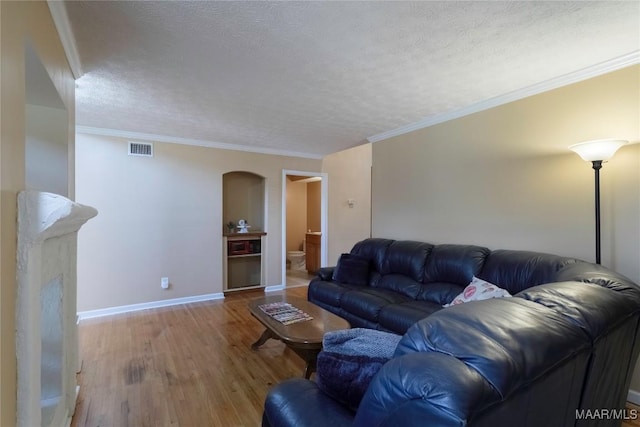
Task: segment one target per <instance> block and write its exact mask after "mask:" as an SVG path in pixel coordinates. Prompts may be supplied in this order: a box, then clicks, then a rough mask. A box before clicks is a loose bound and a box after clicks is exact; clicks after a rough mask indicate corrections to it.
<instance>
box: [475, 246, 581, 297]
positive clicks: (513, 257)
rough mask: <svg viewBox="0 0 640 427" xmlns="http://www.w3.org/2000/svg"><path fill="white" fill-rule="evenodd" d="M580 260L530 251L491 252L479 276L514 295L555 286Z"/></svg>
mask: <svg viewBox="0 0 640 427" xmlns="http://www.w3.org/2000/svg"><path fill="white" fill-rule="evenodd" d="M576 262H578V260H576V259H574V258H565V257H561V256H558V255H551V254H544V253H538V252H530V251H513V250H496V251H493V252H491V254H490V255H489V256H488V258H487V259H486V261H485V263H484V267H483V268H482V271H481V272H480V273H479V274H478V275H477V276H478V277H479V278H481V279H484V280H486V281H487V282H491V283H494V284H495V285H497V286H499V287H501V288H504V289H506V290H507V291H509V293H510V294H511V295H515V294H517V293H518V292H520V291H522V290H524V289H528V288H530V287H532V286H536V285H540V284H543V283H550V282H555V281H556V277H557V275H558V272H559V271H560V270H562V269H563V268H565V267H566V266H567V265H570V264H575V263H576Z"/></svg>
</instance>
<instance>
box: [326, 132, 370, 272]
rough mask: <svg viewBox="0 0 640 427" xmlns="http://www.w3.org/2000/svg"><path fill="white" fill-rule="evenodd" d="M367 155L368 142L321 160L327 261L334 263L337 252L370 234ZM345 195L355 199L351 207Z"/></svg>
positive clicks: (344, 249) (336, 259)
mask: <svg viewBox="0 0 640 427" xmlns="http://www.w3.org/2000/svg"><path fill="white" fill-rule="evenodd" d="M371 155H372V150H371V144H364V145H360V146H358V147H355V148H351V149H349V150H344V151H340V152H337V153H334V154H331V155H329V156H326V157H325V158H324V159H323V161H322V171H323V172H325V173H327V174H328V180H329V196H328V198H329V200H328V204H329V206H328V211H329V213H328V217H329V221H328V222H329V223H328V228H329V230H328V233H329V234H328V236H327V240H328V251H327V264H328V265H335V264H336V262H337V261H338V258H339V257H340V254H341V253H343V252H349V251H350V250H351V248H352V247H353V245H354V243H356V242H358V241H360V240H362V239H366V238H367V237H370V235H371V233H370V230H371V228H370V227H371ZM348 199H354V200H355V205H354V206H353V208H350V207H349V206H348V204H347V200H348ZM323 232H324V230H323Z"/></svg>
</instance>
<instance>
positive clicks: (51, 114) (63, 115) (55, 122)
mask: <svg viewBox="0 0 640 427" xmlns="http://www.w3.org/2000/svg"><path fill="white" fill-rule="evenodd" d="M68 120H69V119H68V117H67V112H66V111H65V110H63V109H60V108H50V107H43V106H40V105H29V104H27V106H26V132H27V143H26V145H25V159H26V160H25V163H26V166H25V168H26V170H25V174H26V175H25V185H26V188H27V189H28V190H39V191H48V192H51V193H56V194H60V195H63V196H65V197H68V194H69V186H68V180H67V177H68V172H67V164H68V153H67V141H68V136H67V127H68Z"/></svg>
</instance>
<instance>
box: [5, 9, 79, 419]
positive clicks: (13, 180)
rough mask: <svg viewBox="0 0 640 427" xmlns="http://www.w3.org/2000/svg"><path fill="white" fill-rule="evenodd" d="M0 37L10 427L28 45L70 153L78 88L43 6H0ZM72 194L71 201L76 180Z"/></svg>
mask: <svg viewBox="0 0 640 427" xmlns="http://www.w3.org/2000/svg"><path fill="white" fill-rule="evenodd" d="M0 34H1V36H0V43H1V45H0V63H1V75H0V79H1V86H0V87H1V89H0V129H1V131H0V132H1V134H0V260H1V261H0V283H2V286H1V287H0V330H1V333H0V336H1V339H0V425H1V426H3V427H10V426H13V425H15V423H16V356H15V354H16V353H15V350H16V349H15V299H16V294H15V292H16V195H17V193H18V192H19V191H21V190H23V189H25V138H26V129H25V105H26V100H25V60H24V54H25V43H26V42H27V41H29V42H30V43H31V45H32V46H33V48H34V50H35V51H36V53H37V55H38V56H39V58H40V60H41V62H42V64H43V65H44V67H45V69H46V71H47V73H48V74H49V77H50V78H51V81H52V82H53V84H54V85H55V87H56V89H57V91H58V93H59V95H60V99H62V101H63V102H64V105H65V107H66V109H67V111H68V113H69V122H68V129H69V132H68V133H67V134H68V135H69V136H68V144H69V145H68V147H69V150H70V151H71V152H73V151H74V150H73V143H74V133H73V129H74V126H75V124H74V117H75V109H74V108H75V100H74V91H75V85H74V81H73V76H72V75H71V71H70V70H69V66H68V63H67V60H66V57H65V55H64V51H63V49H62V45H61V44H60V40H59V38H58V34H57V32H56V30H55V27H54V25H53V21H52V20H51V15H50V13H49V9H48V7H47V4H46V3H45V2H6V1H3V2H0ZM69 176H71V177H72V176H73V157H72V156H70V160H69ZM68 193H69V194H70V195H71V198H73V195H74V186H73V180H71V182H70V184H69V192H68Z"/></svg>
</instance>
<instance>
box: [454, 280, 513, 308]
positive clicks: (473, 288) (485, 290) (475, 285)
mask: <svg viewBox="0 0 640 427" xmlns="http://www.w3.org/2000/svg"><path fill="white" fill-rule="evenodd" d="M510 296H511V294H510V293H509V292H507V291H506V290H505V289H502V288H499V287H497V286H496V285H494V284H493V283H489V282H487V281H486V280H482V279H478V278H477V277H475V276H474V278H473V280H471V283H469V285H467V287H466V288H464V290H463V291H462V292H461V293H460V294H459V295H458V296H457V297H455V298H454V299H453V301H451V302H450V303H449V304H445V305H444V306H443V307H451V306H452V305H458V304H463V303H465V302H470V301H482V300H485V299H490V298H504V297H510Z"/></svg>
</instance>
